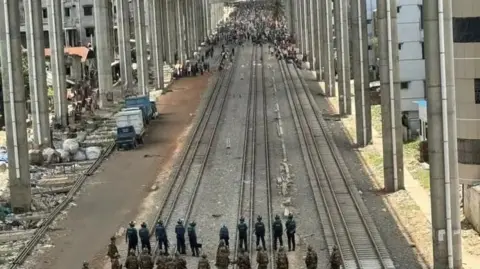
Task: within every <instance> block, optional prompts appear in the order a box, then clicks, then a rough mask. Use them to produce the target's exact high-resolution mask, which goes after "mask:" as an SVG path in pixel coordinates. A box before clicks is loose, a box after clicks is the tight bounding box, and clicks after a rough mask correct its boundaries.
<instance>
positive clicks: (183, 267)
mask: <svg viewBox="0 0 480 269" xmlns="http://www.w3.org/2000/svg"><path fill="white" fill-rule="evenodd" d="M175 269H187V261H186V260H185V259H184V258H182V257H180V255H178V254H175Z"/></svg>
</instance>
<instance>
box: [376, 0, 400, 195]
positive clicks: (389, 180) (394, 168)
mask: <svg viewBox="0 0 480 269" xmlns="http://www.w3.org/2000/svg"><path fill="white" fill-rule="evenodd" d="M377 11H378V13H377V16H378V24H379V38H378V42H379V47H380V85H381V86H380V92H381V93H382V94H381V102H382V134H383V135H382V140H383V172H384V181H385V190H386V191H387V192H395V191H397V190H399V189H404V182H403V139H402V125H401V115H400V114H401V107H400V101H401V99H400V81H399V70H398V69H399V68H398V66H399V61H398V45H397V44H398V37H397V5H396V1H395V0H389V1H384V0H377Z"/></svg>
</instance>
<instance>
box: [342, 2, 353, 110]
mask: <svg viewBox="0 0 480 269" xmlns="http://www.w3.org/2000/svg"><path fill="white" fill-rule="evenodd" d="M350 1H351V0H344V1H343V2H342V3H343V11H344V16H343V17H342V19H343V24H342V26H343V46H344V47H343V56H344V57H345V58H344V61H345V79H346V81H345V86H346V91H345V114H347V115H352V91H351V89H352V87H351V79H352V71H351V66H350V40H351V38H350V28H351V26H350Z"/></svg>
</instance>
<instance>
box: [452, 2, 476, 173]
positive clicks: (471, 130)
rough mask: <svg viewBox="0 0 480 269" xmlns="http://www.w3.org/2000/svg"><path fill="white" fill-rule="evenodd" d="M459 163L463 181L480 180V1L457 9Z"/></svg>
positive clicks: (455, 42) (456, 51) (465, 3)
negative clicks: (479, 21)
mask: <svg viewBox="0 0 480 269" xmlns="http://www.w3.org/2000/svg"><path fill="white" fill-rule="evenodd" d="M453 16H454V22H453V30H454V57H455V84H456V101H457V127H458V128H457V131H458V133H457V134H458V136H457V137H458V139H457V140H458V162H459V176H460V180H461V181H462V180H463V181H478V179H479V178H480V155H479V152H480V80H479V79H478V78H480V43H479V42H480V35H479V34H478V31H477V30H476V29H477V28H478V27H479V25H478V22H477V20H480V1H476V0H458V1H457V3H456V4H455V5H454V6H453Z"/></svg>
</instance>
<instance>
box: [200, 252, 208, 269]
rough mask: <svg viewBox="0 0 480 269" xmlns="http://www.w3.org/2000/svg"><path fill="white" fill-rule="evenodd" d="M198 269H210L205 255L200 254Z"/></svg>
mask: <svg viewBox="0 0 480 269" xmlns="http://www.w3.org/2000/svg"><path fill="white" fill-rule="evenodd" d="M197 268H198V269H210V262H209V261H208V260H207V254H202V258H201V259H200V260H199V261H198V267H197Z"/></svg>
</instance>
